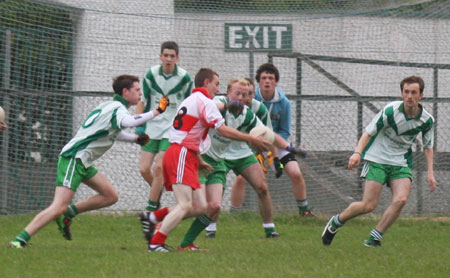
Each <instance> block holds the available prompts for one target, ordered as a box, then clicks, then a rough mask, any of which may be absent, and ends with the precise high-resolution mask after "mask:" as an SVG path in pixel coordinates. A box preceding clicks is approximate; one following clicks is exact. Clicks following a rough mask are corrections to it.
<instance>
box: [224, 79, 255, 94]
mask: <svg viewBox="0 0 450 278" xmlns="http://www.w3.org/2000/svg"><path fill="white" fill-rule="evenodd" d="M236 83H239V84H240V85H242V86H250V82H248V80H247V79H245V78H231V79H230V81H228V85H227V92H229V91H230V90H231V87H232V86H233V85H234V84H236Z"/></svg>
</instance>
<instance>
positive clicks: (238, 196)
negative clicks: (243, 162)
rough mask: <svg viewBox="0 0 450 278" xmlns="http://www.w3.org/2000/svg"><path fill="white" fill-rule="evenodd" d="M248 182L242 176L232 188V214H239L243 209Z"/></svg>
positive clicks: (239, 176) (237, 177)
mask: <svg viewBox="0 0 450 278" xmlns="http://www.w3.org/2000/svg"><path fill="white" fill-rule="evenodd" d="M246 184H247V180H246V179H245V178H244V177H242V176H241V175H238V176H236V179H235V180H234V183H233V186H232V187H231V198H230V201H231V207H230V212H237V211H239V210H240V209H241V208H242V204H243V203H244V198H245V185H246Z"/></svg>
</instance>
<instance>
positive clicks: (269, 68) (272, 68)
mask: <svg viewBox="0 0 450 278" xmlns="http://www.w3.org/2000/svg"><path fill="white" fill-rule="evenodd" d="M263 72H267V73H270V74H274V75H275V81H277V82H278V81H279V80H280V72H279V71H278V69H277V67H275V66H274V65H272V64H270V63H265V64H262V65H261V66H259V68H258V70H257V71H256V81H258V82H259V78H260V77H261V73H263Z"/></svg>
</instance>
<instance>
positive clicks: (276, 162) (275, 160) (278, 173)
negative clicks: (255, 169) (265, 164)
mask: <svg viewBox="0 0 450 278" xmlns="http://www.w3.org/2000/svg"><path fill="white" fill-rule="evenodd" d="M273 166H274V167H275V177H276V178H277V179H278V178H279V177H281V175H282V174H283V168H284V166H283V164H281V161H280V159H279V158H278V157H274V158H273Z"/></svg>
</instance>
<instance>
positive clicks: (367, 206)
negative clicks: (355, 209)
mask: <svg viewBox="0 0 450 278" xmlns="http://www.w3.org/2000/svg"><path fill="white" fill-rule="evenodd" d="M376 207H377V203H374V202H367V203H363V206H362V213H369V212H372V211H374V210H375V208H376Z"/></svg>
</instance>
